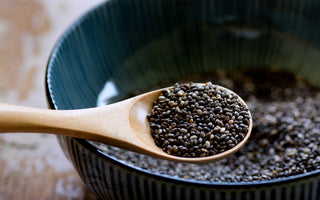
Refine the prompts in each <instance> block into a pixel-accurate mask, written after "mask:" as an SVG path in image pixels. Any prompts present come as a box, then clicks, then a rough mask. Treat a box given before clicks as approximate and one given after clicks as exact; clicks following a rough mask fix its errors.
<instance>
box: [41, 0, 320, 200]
mask: <svg viewBox="0 0 320 200" xmlns="http://www.w3.org/2000/svg"><path fill="white" fill-rule="evenodd" d="M319 10H320V3H319V1H316V0H256V1H249V0H242V1H238V0H202V1H200V0H108V1H106V2H104V3H102V4H100V5H99V6H97V7H95V8H94V9H92V10H90V11H89V12H87V13H86V14H85V15H84V16H82V17H81V18H80V19H78V20H77V21H76V22H75V23H74V24H73V25H72V26H71V27H70V28H69V29H68V30H67V31H66V33H64V34H63V35H62V37H61V38H60V39H59V40H58V42H57V43H56V45H55V47H54V49H53V51H52V53H51V56H50V58H49V61H48V66H47V74H46V86H47V98H48V101H49V104H50V107H51V108H52V109H58V110H60V109H63V110H68V109H78V108H90V107H95V106H97V102H99V100H100V99H99V98H100V94H101V91H102V90H103V88H105V89H106V86H107V85H108V83H109V85H112V87H111V89H110V88H109V89H106V90H105V92H106V94H107V95H109V96H110V98H109V102H107V103H111V102H116V101H119V100H122V99H124V98H127V97H128V96H132V95H136V94H138V93H143V92H146V91H150V90H152V89H154V88H155V87H157V85H159V84H162V83H166V84H172V83H175V82H176V81H178V80H181V79H183V78H184V77H188V76H190V75H200V74H206V73H211V72H214V71H216V70H219V69H223V70H227V71H230V72H232V71H233V70H239V69H257V68H265V67H269V68H277V69H284V70H290V71H292V72H293V73H296V74H298V75H300V76H302V77H304V78H306V79H308V80H309V81H310V82H312V83H313V84H315V85H317V86H320V67H319V65H320V36H319V32H320V12H319ZM58 140H59V143H60V145H61V147H62V149H63V151H64V153H65V154H66V156H67V157H68V158H69V159H70V161H71V162H72V163H73V165H74V168H75V169H76V171H77V172H78V173H79V175H80V177H81V179H82V180H83V182H84V183H85V184H86V186H87V187H88V188H89V189H90V190H91V191H92V192H94V193H95V194H96V195H97V196H98V197H99V198H101V199H116V200H117V199H130V200H133V199H137V200H140V199H147V200H149V199H166V200H168V199H175V200H179V199H183V200H185V199H190V200H193V199H199V200H206V199H207V200H209V199H216V200H217V199H230V200H231V199H234V200H236V199H241V200H244V199H250V200H252V199H270V200H277V199H279V200H284V199H320V171H319V170H315V171H313V172H308V173H304V174H300V175H294V176H290V177H285V178H279V179H274V180H266V181H254V182H253V181H252V182H205V181H196V180H189V179H182V178H177V177H173V176H169V175H163V174H158V173H154V172H151V171H149V170H146V169H141V168H139V167H136V166H132V165H130V164H126V163H125V162H123V161H120V160H118V159H116V158H114V157H112V156H110V155H108V154H107V153H104V152H103V151H101V150H99V149H98V148H97V147H96V146H94V145H92V143H90V142H89V141H86V140H82V139H77V138H71V137H64V136H58Z"/></svg>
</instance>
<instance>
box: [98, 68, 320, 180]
mask: <svg viewBox="0 0 320 200" xmlns="http://www.w3.org/2000/svg"><path fill="white" fill-rule="evenodd" d="M216 74H218V76H217V75H216ZM191 79H192V80H193V81H194V82H203V81H213V80H214V82H215V83H216V84H218V85H222V86H225V87H227V88H230V89H231V90H233V91H235V92H236V93H237V94H239V96H241V97H242V98H243V99H244V100H245V102H246V103H247V105H248V107H249V109H250V112H251V114H252V116H253V128H252V133H251V136H250V138H249V140H248V141H247V143H246V144H245V145H244V147H243V148H242V149H240V150H239V151H238V152H237V153H235V154H233V155H231V156H229V157H228V158H225V159H223V160H220V161H218V162H214V163H210V164H206V165H196V164H186V163H174V162H169V161H166V160H160V159H154V158H152V157H149V156H145V155H142V154H138V153H134V152H129V151H125V150H122V149H119V148H115V147H110V146H107V145H103V144H96V145H98V147H99V148H101V149H102V150H103V151H105V152H106V153H108V154H109V155H111V156H114V157H115V158H117V159H119V160H123V162H126V163H128V164H129V165H133V166H137V167H140V168H143V169H147V170H149V171H152V172H154V173H159V174H166V175H171V176H173V177H180V178H187V179H196V180H202V181H210V182H247V181H260V180H270V179H277V178H281V177H288V176H293V175H297V174H303V173H306V172H311V171H319V170H320V151H319V147H320V139H319V138H320V117H319V113H320V89H319V88H316V87H315V86H313V85H311V84H309V83H308V82H306V81H304V80H303V79H301V78H299V77H296V76H294V75H293V74H292V73H290V72H287V71H271V70H250V71H237V72H233V73H226V72H219V73H215V75H212V74H211V75H210V74H208V75H203V76H199V77H191V78H190V79H189V80H191ZM182 81H188V80H182ZM165 85H168V83H165V84H164V85H160V84H159V87H163V86H165ZM189 103H191V101H189ZM239 115H240V113H239ZM237 117H238V116H236V115H235V118H234V119H232V118H230V120H236V119H237ZM191 119H192V118H190V121H192V122H190V123H195V122H196V120H195V119H192V120H191ZM209 119H213V118H212V117H210V115H209ZM230 123H231V124H232V122H230ZM208 125H209V124H208ZM220 129H221V127H220ZM220 129H219V128H217V127H215V128H214V129H213V130H214V131H216V132H218V131H220ZM199 137H200V136H199ZM199 137H198V136H197V138H199ZM211 137H212V135H211V136H210V138H211ZM218 138H219V137H217V139H218ZM211 139H213V138H211ZM207 145H209V144H208V143H206V142H204V146H203V147H201V148H203V149H206V147H207ZM210 146H211V143H210ZM179 148H180V147H179V146H178V149H179ZM201 148H200V151H201ZM181 149H182V148H181ZM180 151H182V150H180ZM185 151H186V149H185ZM210 151H215V149H213V150H210Z"/></svg>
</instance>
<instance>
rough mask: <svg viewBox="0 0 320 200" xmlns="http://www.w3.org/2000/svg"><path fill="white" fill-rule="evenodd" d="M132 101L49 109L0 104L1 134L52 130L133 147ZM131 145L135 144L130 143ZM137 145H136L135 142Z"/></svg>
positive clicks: (49, 131) (58, 133)
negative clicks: (131, 125)
mask: <svg viewBox="0 0 320 200" xmlns="http://www.w3.org/2000/svg"><path fill="white" fill-rule="evenodd" d="M130 103H131V101H123V102H119V103H117V104H112V105H108V106H105V107H103V108H102V107H100V108H90V109H78V110H49V109H39V108H29V107H23V106H15V105H9V104H2V103H0V133H8V132H23V133H26V132H29V133H52V134H56V135H64V136H71V137H77V138H82V139H87V140H92V141H98V142H103V143H105V144H112V145H114V146H118V147H124V148H127V149H128V148H131V147H127V145H129V146H130V145H131V144H135V143H137V142H136V138H135V137H134V136H133V135H132V134H131V135H129V134H128V133H130V132H131V127H130V125H129V123H128V122H126V120H123V119H127V118H128V116H127V115H128V105H130ZM131 146H132V145H131ZM134 146H137V144H135V145H134Z"/></svg>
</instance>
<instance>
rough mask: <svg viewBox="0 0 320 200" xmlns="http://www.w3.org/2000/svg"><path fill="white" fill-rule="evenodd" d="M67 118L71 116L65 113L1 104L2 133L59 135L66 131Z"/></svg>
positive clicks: (0, 130)
mask: <svg viewBox="0 0 320 200" xmlns="http://www.w3.org/2000/svg"><path fill="white" fill-rule="evenodd" d="M69 115H71V113H70V114H69ZM66 117H70V116H67V113H66V112H64V111H55V110H46V109H38V108H29V107H23V106H15V105H9V104H3V103H0V132H2V133H5V132H38V133H45V132H49V133H59V132H61V131H63V129H64V128H63V125H64V124H65V122H66V121H65V120H66ZM67 120H68V121H69V120H71V119H67Z"/></svg>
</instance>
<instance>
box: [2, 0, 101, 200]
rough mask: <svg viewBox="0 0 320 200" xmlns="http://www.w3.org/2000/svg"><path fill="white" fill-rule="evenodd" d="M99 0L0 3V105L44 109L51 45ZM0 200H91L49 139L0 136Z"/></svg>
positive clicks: (42, 136) (35, 136) (5, 1)
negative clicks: (46, 72) (45, 80)
mask: <svg viewBox="0 0 320 200" xmlns="http://www.w3.org/2000/svg"><path fill="white" fill-rule="evenodd" d="M100 2H102V0H67V1H66V0H0V102H2V103H10V104H16V105H23V106H31V107H38V108H47V102H46V98H45V85H44V78H45V68H46V63H47V60H48V57H49V55H50V51H51V50H52V48H53V46H54V44H55V42H56V41H57V39H58V38H59V36H61V34H62V33H63V32H64V31H65V30H66V28H67V27H68V26H69V25H70V24H71V23H72V22H74V21H75V20H76V19H77V18H78V17H79V16H80V15H81V14H83V13H84V12H85V11H87V10H89V9H90V8H92V7H93V6H95V5H97V4H99V3H100ZM0 199H1V200H7V199H10V200H11V199H28V200H30V199H32V200H33V199H35V200H37V199H59V200H60V199H68V200H71V199H96V198H95V197H94V195H93V194H92V193H90V192H89V191H88V190H86V189H85V187H84V185H83V183H82V182H81V180H80V178H79V176H78V175H77V174H76V172H75V171H74V169H73V167H72V165H71V163H70V162H69V161H68V160H67V159H66V158H65V157H64V155H63V152H62V151H61V149H60V147H59V145H58V142H57V140H56V138H55V136H53V135H44V134H36V133H34V134H33V133H32V134H24V133H15V134H1V135H0Z"/></svg>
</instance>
